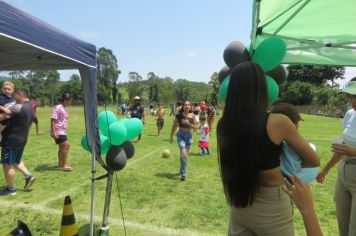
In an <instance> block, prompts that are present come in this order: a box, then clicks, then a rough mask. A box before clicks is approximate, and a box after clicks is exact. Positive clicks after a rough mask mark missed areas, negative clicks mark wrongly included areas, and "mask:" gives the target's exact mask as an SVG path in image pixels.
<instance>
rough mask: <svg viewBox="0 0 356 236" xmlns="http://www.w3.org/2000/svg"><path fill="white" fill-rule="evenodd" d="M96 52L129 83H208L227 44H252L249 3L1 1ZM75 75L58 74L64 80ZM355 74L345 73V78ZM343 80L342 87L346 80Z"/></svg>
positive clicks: (348, 70) (202, 0) (237, 0)
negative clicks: (108, 55) (137, 78)
mask: <svg viewBox="0 0 356 236" xmlns="http://www.w3.org/2000/svg"><path fill="white" fill-rule="evenodd" d="M5 1H6V2H7V3H9V4H12V5H13V6H15V7H18V8H20V9H22V10H24V11H26V12H28V13H30V14H32V15H34V16H36V17H38V18H41V19H42V20H45V21H47V22H48V23H50V24H52V25H54V26H56V27H58V28H60V29H62V30H64V31H66V32H68V33H70V34H72V35H74V36H76V37H78V38H80V39H82V40H85V41H87V42H89V43H92V44H94V45H96V46H97V48H99V47H106V48H110V49H112V50H113V52H114V54H115V55H116V57H117V59H118V66H119V69H120V70H121V71H122V74H121V75H120V76H119V82H120V81H127V75H128V73H129V72H131V71H135V72H138V73H139V74H140V75H141V76H142V77H143V78H144V79H145V78H146V76H147V74H148V73H149V72H154V73H155V74H156V75H158V76H160V77H165V76H169V77H171V78H172V79H174V80H176V79H179V78H184V79H188V80H193V81H202V82H208V81H209V80H210V76H211V74H212V73H213V72H215V71H219V70H220V69H221V68H222V67H223V66H224V61H223V57H222V54H223V51H224V48H225V47H226V46H227V45H228V44H229V43H230V42H231V41H235V40H238V41H241V42H243V43H244V44H245V45H247V44H248V43H249V42H250V39H249V35H250V30H251V11H252V10H251V8H252V1H249V0H179V1H177V0H100V1H98V0H97V1H94V0H60V1H53V0H52V1H51V0H5ZM72 73H77V71H65V72H61V79H62V80H67V79H68V78H69V76H70V75H71V74H72ZM355 75H356V69H355V68H346V73H345V77H346V78H347V80H348V79H350V78H352V77H354V76H355ZM347 80H345V81H341V85H342V86H343V85H344V83H345V82H346V81H347Z"/></svg>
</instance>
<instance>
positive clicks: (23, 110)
mask: <svg viewBox="0 0 356 236" xmlns="http://www.w3.org/2000/svg"><path fill="white" fill-rule="evenodd" d="M15 100H16V104H15V105H14V106H12V107H11V108H10V114H9V115H10V118H9V124H8V126H6V128H5V129H4V130H3V131H2V133H1V134H2V140H1V146H2V149H1V163H2V165H3V169H4V175H5V180H6V183H7V187H6V188H4V189H3V190H1V191H0V195H15V194H16V186H15V170H16V169H17V170H19V171H21V172H22V173H23V174H24V176H25V187H24V189H25V190H26V189H28V188H29V187H30V186H31V185H32V184H33V182H34V181H35V180H36V178H35V177H34V176H32V175H31V173H30V172H29V171H28V169H27V168H26V166H25V164H24V163H23V161H22V160H21V159H22V153H23V150H24V148H25V145H26V142H27V138H28V133H29V129H30V127H31V124H32V122H33V117H34V110H33V109H32V106H31V104H30V100H29V98H28V92H27V90H25V89H18V90H16V92H15ZM7 118H8V115H5V114H0V121H2V120H5V119H7Z"/></svg>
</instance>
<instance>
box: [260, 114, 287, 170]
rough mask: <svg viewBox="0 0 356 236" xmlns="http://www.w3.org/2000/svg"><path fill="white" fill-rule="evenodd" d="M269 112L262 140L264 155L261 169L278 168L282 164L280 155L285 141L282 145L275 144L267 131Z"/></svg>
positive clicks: (261, 160)
mask: <svg viewBox="0 0 356 236" xmlns="http://www.w3.org/2000/svg"><path fill="white" fill-rule="evenodd" d="M268 117H269V113H267V116H266V129H265V132H264V134H263V136H262V137H263V140H262V142H261V147H260V148H261V152H260V153H262V156H261V159H260V170H270V169H273V168H276V167H278V166H279V165H280V155H281V151H282V146H283V142H281V144H280V145H277V144H275V143H274V142H272V140H271V139H270V138H269V136H268V133H267V121H268Z"/></svg>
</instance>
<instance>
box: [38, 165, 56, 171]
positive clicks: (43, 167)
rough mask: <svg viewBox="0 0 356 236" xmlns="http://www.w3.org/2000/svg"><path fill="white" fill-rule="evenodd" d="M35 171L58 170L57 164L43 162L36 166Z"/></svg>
mask: <svg viewBox="0 0 356 236" xmlns="http://www.w3.org/2000/svg"><path fill="white" fill-rule="evenodd" d="M35 171H37V172H45V171H58V166H57V165H49V164H42V165H38V166H36V167H35Z"/></svg>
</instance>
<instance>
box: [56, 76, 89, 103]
mask: <svg viewBox="0 0 356 236" xmlns="http://www.w3.org/2000/svg"><path fill="white" fill-rule="evenodd" d="M63 93H69V94H71V95H72V97H73V103H74V104H82V101H83V87H82V82H81V80H80V77H79V75H77V74H73V75H71V77H70V79H69V80H68V81H67V82H65V83H63V85H62V86H61V87H60V94H63Z"/></svg>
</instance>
